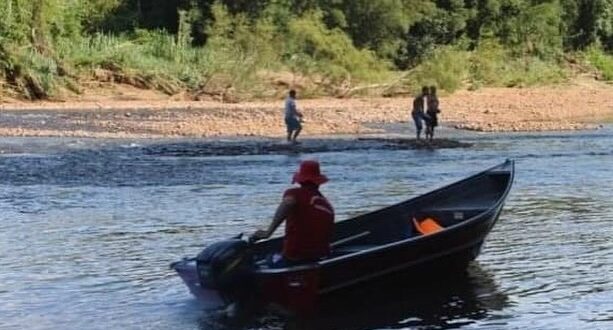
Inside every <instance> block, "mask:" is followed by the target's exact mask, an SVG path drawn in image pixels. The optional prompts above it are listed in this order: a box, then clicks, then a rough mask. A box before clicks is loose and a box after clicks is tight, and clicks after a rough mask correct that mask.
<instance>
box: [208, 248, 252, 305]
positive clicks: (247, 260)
mask: <svg viewBox="0 0 613 330" xmlns="http://www.w3.org/2000/svg"><path fill="white" fill-rule="evenodd" d="M196 269H197V271H198V277H199V279H200V285H201V286H202V287H204V288H208V289H212V290H216V291H218V292H219V293H220V295H221V296H222V298H223V299H224V300H225V301H226V302H227V303H231V302H236V301H241V300H245V299H247V298H249V297H250V296H252V295H253V294H254V291H255V289H254V287H253V284H254V282H253V272H254V270H255V262H254V258H253V251H252V249H251V246H250V244H249V243H247V242H245V241H243V240H241V239H238V238H234V239H229V240H225V241H221V242H217V243H214V244H211V245H209V246H208V247H206V248H205V249H204V250H202V252H200V254H198V257H196Z"/></svg>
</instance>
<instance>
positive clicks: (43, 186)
mask: <svg viewBox="0 0 613 330" xmlns="http://www.w3.org/2000/svg"><path fill="white" fill-rule="evenodd" d="M441 133H442V134H450V133H449V132H444V131H441ZM454 134H457V136H455V138H457V139H461V140H462V141H466V142H468V143H471V144H472V145H473V147H471V148H468V149H445V150H434V151H427V150H419V151H415V150H377V149H376V148H375V149H371V150H354V151H342V152H327V153H318V154H308V155H258V156H232V157H228V156H222V157H218V156H215V157H208V156H207V157H203V156H201V155H199V153H198V152H196V151H195V152H194V153H192V155H190V156H177V155H174V156H172V157H168V156H166V155H160V154H151V153H150V152H148V151H150V150H151V147H148V145H150V144H152V143H155V145H156V146H158V147H159V146H160V145H163V142H160V141H154V142H147V141H136V142H134V141H102V140H75V139H33V138H24V139H0V153H1V155H0V209H1V210H2V212H0V329H2V330H4V329H22V328H28V329H35V330H38V329H84V328H87V329H185V330H189V329H192V330H193V329H234V328H237V327H239V326H237V325H228V324H226V323H223V322H220V321H219V320H217V319H215V318H212V317H210V316H209V315H206V314H203V312H202V310H201V309H202V307H201V306H200V305H198V303H197V302H196V300H195V299H194V298H192V297H191V296H190V295H189V293H188V291H187V289H186V288H185V287H184V285H183V283H182V282H181V280H180V279H179V278H178V277H177V276H176V275H175V274H174V273H173V272H172V271H171V270H169V269H168V264H169V263H170V262H172V261H175V260H176V259H178V258H181V257H183V256H186V255H193V254H195V253H197V252H199V251H200V250H201V248H202V247H203V245H206V244H209V243H210V242H213V241H215V240H218V239H222V238H227V237H229V236H234V235H236V234H237V233H240V232H249V231H252V230H255V228H256V227H258V226H262V225H264V224H266V223H268V222H269V219H270V217H271V215H272V213H273V211H274V208H275V206H276V205H277V203H278V201H279V199H280V197H281V194H282V192H283V191H284V190H285V189H286V188H287V187H288V185H289V182H288V181H289V178H290V177H291V174H292V173H293V171H294V170H295V168H296V165H297V163H298V162H299V160H300V159H304V158H313V157H315V158H319V159H320V160H321V162H322V164H323V165H322V169H323V170H324V172H325V173H326V174H327V175H328V177H330V178H331V181H330V183H329V184H326V185H325V186H324V187H323V192H324V193H325V194H326V195H327V197H328V198H329V199H330V200H331V201H332V203H333V205H334V206H335V209H336V210H337V212H338V218H339V220H340V219H345V218H347V217H350V216H353V215H356V214H360V213H363V212H366V211H370V210H373V209H376V208H379V207H381V206H386V205H390V204H391V203H395V202H399V201H401V200H404V199H406V198H408V197H411V196H416V195H419V194H421V193H424V192H427V191H430V190H432V189H434V188H436V187H439V186H441V185H443V184H445V183H449V182H452V181H455V180H457V179H460V178H463V177H465V176H467V175H469V174H472V173H475V172H476V171H478V170H480V169H483V168H486V167H489V166H492V165H494V164H496V163H498V162H501V161H503V160H504V159H505V158H514V159H516V160H517V163H516V169H517V176H516V182H515V184H514V186H513V189H512V191H511V194H510V196H509V198H508V200H507V205H506V206H505V208H504V211H503V213H502V215H501V218H500V220H499V221H498V223H497V224H496V226H495V227H494V229H493V231H492V232H491V234H490V235H489V236H488V238H487V240H486V242H485V245H484V247H483V249H482V253H481V255H480V256H479V258H478V264H477V265H474V266H473V267H471V269H470V271H469V273H468V274H467V275H452V276H450V277H448V279H447V280H435V281H434V282H433V283H421V282H420V283H419V284H420V285H421V286H418V289H409V287H408V286H404V285H403V281H402V279H401V280H399V281H395V282H392V283H382V284H380V285H378V286H374V287H367V288H365V287H362V288H361V290H362V291H355V292H353V293H352V294H349V295H348V296H346V297H344V298H343V297H341V299H340V301H341V303H333V304H327V305H326V306H327V307H326V308H325V309H326V313H324V314H322V316H321V317H320V318H319V319H316V320H311V323H313V324H314V325H315V326H316V327H319V328H322V329H382V328H387V329H389V328H407V329H414V328H416V329H431V328H463V329H475V328H481V329H507V328H508V329H520V328H521V329H523V328H531V329H533V328H536V329H609V328H611V322H612V321H613V299H611V296H612V294H613V278H612V277H611V276H612V275H611V274H613V253H612V252H613V240H611V237H613V226H611V223H612V222H613V201H612V199H611V196H613V172H612V171H611V168H613V157H612V156H613V148H612V146H613V129H611V128H607V129H603V130H600V131H595V132H577V133H543V134H525V133H521V134H498V135H491V134H487V135H482V134H477V133H463V132H458V133H454ZM171 145H174V146H176V141H175V142H172V144H171ZM193 145H197V144H190V143H186V144H185V148H189V147H190V146H193ZM411 284H414V283H411ZM412 287H415V286H412ZM390 288H391V289H390ZM303 325H305V324H303ZM306 325H307V326H308V324H306ZM291 326H292V324H288V322H287V321H285V320H282V319H279V318H275V317H273V316H264V317H260V318H257V319H256V320H253V321H251V322H250V323H248V324H247V325H245V326H244V327H246V328H251V329H281V328H289V327H291Z"/></svg>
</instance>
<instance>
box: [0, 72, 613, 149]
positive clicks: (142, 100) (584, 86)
mask: <svg viewBox="0 0 613 330" xmlns="http://www.w3.org/2000/svg"><path fill="white" fill-rule="evenodd" d="M117 93H119V94H112V93H109V94H107V95H103V96H100V95H98V96H95V95H83V96H82V97H81V98H79V99H75V100H69V101H65V102H34V103H32V102H19V101H15V100H11V101H10V102H5V103H0V136H7V137H9V136H10V137H18V136H40V137H88V138H223V137H266V138H268V137H271V138H282V137H283V136H284V135H285V126H284V122H283V118H282V113H283V100H270V101H255V102H241V103H222V102H217V101H185V100H181V99H180V98H169V97H164V96H161V95H158V94H156V93H155V92H153V91H149V90H146V91H142V90H138V89H134V88H127V87H126V88H124V89H123V90H121V91H119V90H118V91H117ZM299 96H300V95H299ZM440 102H441V110H442V113H441V114H440V117H439V118H440V119H439V121H440V122H441V124H442V125H443V126H445V127H451V128H456V129H464V130H471V131H480V132H535V131H564V130H582V129H595V128H598V127H599V126H600V125H599V124H600V123H602V122H605V121H609V120H610V119H611V118H613V86H611V85H607V84H605V83H599V82H595V81H589V82H585V81H576V82H573V83H569V84H566V85H560V86H552V87H535V88H483V89H480V90H477V91H459V92H456V93H453V94H451V95H443V96H441V97H440ZM410 104H411V99H410V98H409V97H395V98H381V97H377V98H349V99H338V98H319V99H306V100H303V99H299V100H298V107H299V109H300V110H301V111H303V113H304V115H305V123H304V130H303V133H302V135H301V137H317V136H334V135H343V134H344V135H355V136H361V135H371V134H378V133H385V132H384V129H382V128H381V127H382V126H385V125H386V124H398V123H404V124H403V125H406V132H405V133H406V135H407V136H413V135H414V128H413V124H412V122H410V121H409V105H410Z"/></svg>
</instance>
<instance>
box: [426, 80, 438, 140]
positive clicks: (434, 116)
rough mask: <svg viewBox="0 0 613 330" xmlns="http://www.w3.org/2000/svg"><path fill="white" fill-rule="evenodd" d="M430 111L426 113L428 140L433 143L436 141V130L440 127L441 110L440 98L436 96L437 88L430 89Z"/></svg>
mask: <svg viewBox="0 0 613 330" xmlns="http://www.w3.org/2000/svg"><path fill="white" fill-rule="evenodd" d="M427 100H428V102H427V103H428V111H427V112H426V115H427V116H426V139H430V141H432V140H433V139H434V128H435V127H436V126H438V114H439V113H440V112H441V110H440V109H439V108H438V96H436V87H434V86H431V87H430V93H429V94H428V98H427Z"/></svg>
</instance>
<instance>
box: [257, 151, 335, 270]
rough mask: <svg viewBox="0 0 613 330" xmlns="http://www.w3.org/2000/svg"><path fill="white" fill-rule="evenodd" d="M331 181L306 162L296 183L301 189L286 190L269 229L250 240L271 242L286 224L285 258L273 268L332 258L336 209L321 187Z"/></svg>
mask: <svg viewBox="0 0 613 330" xmlns="http://www.w3.org/2000/svg"><path fill="white" fill-rule="evenodd" d="M327 181H328V178H327V177H326V176H325V175H323V174H321V172H320V169H319V162H317V161H314V160H305V161H303V162H302V163H301V164H300V169H299V170H298V172H296V173H295V174H294V178H293V180H292V183H298V184H300V187H297V188H290V189H288V190H286V191H285V193H284V194H283V200H282V201H281V204H280V205H279V207H278V208H277V211H276V212H275V216H274V218H273V220H272V223H271V224H270V225H269V226H268V229H266V230H258V231H256V232H255V233H254V234H253V235H251V237H250V238H249V240H250V241H251V242H255V241H258V240H261V239H266V238H269V237H270V236H271V235H272V234H273V233H274V231H275V230H276V229H277V228H278V227H279V226H280V225H281V223H283V221H285V222H286V223H285V239H284V241H283V252H282V257H281V259H280V260H273V264H272V266H273V267H288V266H291V265H295V264H299V263H304V262H310V261H317V260H319V259H321V258H323V257H326V256H328V255H329V254H330V241H331V240H332V235H333V231H334V209H333V208H332V205H331V204H330V202H328V200H327V199H326V197H324V195H322V193H321V192H320V191H319V186H320V185H322V184H324V183H325V182H327Z"/></svg>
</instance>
